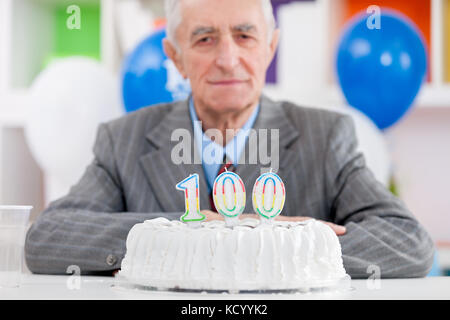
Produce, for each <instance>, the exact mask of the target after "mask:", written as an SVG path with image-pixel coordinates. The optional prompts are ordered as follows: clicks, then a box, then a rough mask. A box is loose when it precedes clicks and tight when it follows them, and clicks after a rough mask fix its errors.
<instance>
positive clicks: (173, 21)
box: [164, 0, 276, 50]
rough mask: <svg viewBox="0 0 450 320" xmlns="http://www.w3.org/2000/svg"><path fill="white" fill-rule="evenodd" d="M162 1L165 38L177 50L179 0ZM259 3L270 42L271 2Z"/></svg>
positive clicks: (273, 22) (271, 33)
mask: <svg viewBox="0 0 450 320" xmlns="http://www.w3.org/2000/svg"><path fill="white" fill-rule="evenodd" d="M164 2H165V3H164V4H165V11H166V20H167V26H166V32H167V38H168V39H169V41H170V42H171V43H172V44H173V45H174V46H175V48H176V49H177V50H179V47H178V43H177V41H176V37H175V33H176V30H177V28H178V26H179V25H180V23H181V10H180V2H181V0H165V1H164ZM261 4H262V9H263V13H264V17H265V18H266V21H267V26H268V42H269V43H270V42H271V41H272V36H273V32H274V31H275V28H276V23H275V16H274V14H273V8H272V3H271V2H270V0H261Z"/></svg>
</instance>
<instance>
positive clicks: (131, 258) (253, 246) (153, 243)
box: [119, 218, 348, 291]
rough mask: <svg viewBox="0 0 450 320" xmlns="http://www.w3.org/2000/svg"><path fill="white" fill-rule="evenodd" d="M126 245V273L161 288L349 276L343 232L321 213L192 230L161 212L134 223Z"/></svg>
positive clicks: (257, 285)
mask: <svg viewBox="0 0 450 320" xmlns="http://www.w3.org/2000/svg"><path fill="white" fill-rule="evenodd" d="M126 250H127V251H126V254H125V257H124V259H123V260H122V266H121V271H120V272H119V276H121V277H123V278H125V279H126V280H127V281H128V282H130V283H133V284H136V285H141V286H147V287H154V288H160V289H188V290H189V289H190V290H238V291H252V290H285V289H297V288H304V287H305V286H313V285H314V284H318V283H322V284H323V283H327V282H330V283H332V282H333V281H337V280H340V279H343V278H345V277H348V276H347V275H346V272H345V269H344V266H343V261H342V253H341V246H340V243H339V240H338V238H337V236H336V234H335V233H334V232H333V230H332V229H331V228H330V227H329V226H327V225H326V224H324V223H322V222H320V221H317V220H314V219H310V220H307V221H304V222H286V221H276V220H275V221H272V222H271V223H260V220H258V219H249V218H247V219H241V220H240V221H239V223H238V224H237V225H235V226H233V227H227V226H226V225H225V223H224V222H223V221H218V220H217V221H209V222H201V224H200V227H199V228H191V227H189V226H188V225H187V224H186V223H183V222H180V221H169V220H167V219H165V218H157V219H153V220H147V221H145V222H143V223H139V224H136V225H134V226H133V228H132V229H131V230H130V232H129V234H128V238H127V241H126Z"/></svg>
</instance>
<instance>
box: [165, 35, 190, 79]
mask: <svg viewBox="0 0 450 320" xmlns="http://www.w3.org/2000/svg"><path fill="white" fill-rule="evenodd" d="M163 50H164V53H165V54H166V56H167V57H169V59H170V60H172V61H173V63H174V64H175V67H177V70H178V72H179V73H180V74H181V75H182V76H183V78H184V79H186V78H187V76H186V73H185V72H184V67H183V63H182V61H181V55H180V53H179V52H178V51H177V49H176V48H175V46H174V45H173V44H172V42H170V40H169V39H167V38H166V39H163Z"/></svg>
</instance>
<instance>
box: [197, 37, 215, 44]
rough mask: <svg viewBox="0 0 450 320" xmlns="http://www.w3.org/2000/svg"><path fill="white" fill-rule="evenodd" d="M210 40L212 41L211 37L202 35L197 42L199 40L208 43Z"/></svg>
mask: <svg viewBox="0 0 450 320" xmlns="http://www.w3.org/2000/svg"><path fill="white" fill-rule="evenodd" d="M211 41H212V39H211V37H204V38H201V39H200V40H199V41H198V42H200V43H209V42H211Z"/></svg>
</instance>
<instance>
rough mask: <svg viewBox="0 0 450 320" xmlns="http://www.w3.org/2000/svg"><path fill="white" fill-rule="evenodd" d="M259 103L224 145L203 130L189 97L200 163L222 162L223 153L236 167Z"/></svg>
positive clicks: (254, 119)
mask: <svg viewBox="0 0 450 320" xmlns="http://www.w3.org/2000/svg"><path fill="white" fill-rule="evenodd" d="M259 107H260V106H259V104H258V105H257V106H256V108H255V110H254V111H253V113H252V114H251V116H250V118H249V119H248V120H247V121H246V122H245V124H244V125H243V126H242V128H241V129H240V130H239V131H238V133H237V134H236V135H235V136H234V138H233V139H232V140H231V141H230V142H228V143H227V145H226V146H225V147H222V146H221V145H219V144H217V143H215V142H214V141H212V140H211V139H210V138H209V137H208V136H207V135H206V134H205V133H204V132H203V129H202V126H201V122H200V120H199V119H198V116H197V112H196V110H195V107H194V101H193V99H192V96H191V97H190V99H189V113H190V115H191V120H192V125H193V129H194V139H195V142H196V144H197V146H198V148H199V150H198V151H199V153H200V156H201V159H202V163H204V162H206V163H207V164H212V163H214V164H219V166H220V165H221V164H222V161H223V155H224V153H225V154H226V155H227V158H228V159H229V160H230V161H231V162H232V163H233V165H234V166H235V167H236V166H237V165H238V162H239V157H240V155H241V153H242V151H243V150H244V146H245V143H246V141H247V138H248V135H249V133H250V129H251V128H252V127H253V124H254V123H255V121H256V117H257V115H258V112H259Z"/></svg>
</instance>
